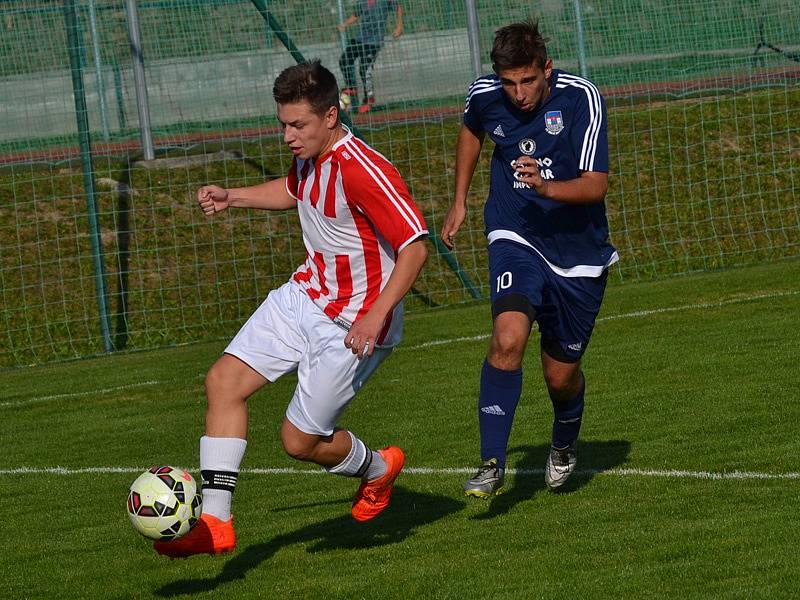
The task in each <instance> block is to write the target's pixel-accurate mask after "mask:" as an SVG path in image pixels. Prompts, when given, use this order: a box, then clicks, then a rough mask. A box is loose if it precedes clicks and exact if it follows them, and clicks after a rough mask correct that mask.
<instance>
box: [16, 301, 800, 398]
mask: <svg viewBox="0 0 800 600" xmlns="http://www.w3.org/2000/svg"><path fill="white" fill-rule="evenodd" d="M797 295H800V290H789V291H784V292H767V293H764V294H755V295H752V296H741V297H738V298H730V299H728V300H720V301H718V302H701V303H696V304H682V305H680V306H665V307H662V308H653V309H649V310H637V311H633V312H628V313H620V314H618V315H607V316H605V317H599V318H598V319H597V322H598V323H600V322H602V321H614V320H618V319H635V318H639V317H648V316H650V315H658V314H664V313H671V312H681V311H687V310H706V309H710V308H719V307H722V306H728V305H730V304H743V303H746V302H752V301H755V300H765V299H771V298H782V297H786V296H797ZM488 338H489V334H481V335H472V336H465V337H455V338H446V339H441V340H431V341H429V342H423V343H421V344H417V345H415V346H400V347H399V348H398V350H400V351H403V352H407V351H409V350H421V349H423V348H430V347H432V346H444V345H447V344H457V343H460V342H477V341H480V340H485V339H488ZM164 383H169V381H144V382H140V383H132V384H130V385H122V386H118V387H113V388H104V389H99V390H89V391H84V392H75V393H71V394H55V395H52V396H40V397H37V398H30V399H28V400H17V401H15V402H2V403H0V408H11V407H19V406H27V405H28V404H35V403H38V402H46V401H49V400H64V399H68V398H80V397H85V396H93V395H101V394H108V393H111V392H118V391H122V390H126V389H133V388H137V387H143V386H147V385H161V384H164Z"/></svg>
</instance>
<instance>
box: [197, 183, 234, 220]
mask: <svg viewBox="0 0 800 600" xmlns="http://www.w3.org/2000/svg"><path fill="white" fill-rule="evenodd" d="M197 202H198V204H200V208H201V209H202V210H203V212H204V213H205V215H206V216H207V217H210V216H212V215H214V214H215V213H218V212H222V211H223V210H225V209H226V208H228V206H229V205H230V201H229V200H228V190H226V189H224V188H221V187H219V186H218V185H204V186H203V187H201V188H200V189H199V190H197Z"/></svg>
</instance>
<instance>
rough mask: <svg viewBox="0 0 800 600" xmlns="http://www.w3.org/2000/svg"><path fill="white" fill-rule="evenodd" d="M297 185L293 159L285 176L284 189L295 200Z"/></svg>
mask: <svg viewBox="0 0 800 600" xmlns="http://www.w3.org/2000/svg"><path fill="white" fill-rule="evenodd" d="M297 183H298V182H297V159H296V158H293V159H292V166H291V168H290V169H289V174H288V175H287V176H286V189H287V190H288V191H289V194H291V195H292V196H294V197H295V198H297Z"/></svg>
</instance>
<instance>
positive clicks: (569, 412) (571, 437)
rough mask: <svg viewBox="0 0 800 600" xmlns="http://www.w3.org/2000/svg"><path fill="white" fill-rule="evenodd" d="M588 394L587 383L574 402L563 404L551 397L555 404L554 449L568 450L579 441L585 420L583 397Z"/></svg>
mask: <svg viewBox="0 0 800 600" xmlns="http://www.w3.org/2000/svg"><path fill="white" fill-rule="evenodd" d="M584 392H586V381H585V380H584V382H583V385H582V386H581V391H580V392H578V395H577V396H575V397H574V398H573V399H572V400H569V401H568V402H561V401H559V400H555V399H554V398H553V397H552V396H550V401H551V402H552V403H553V413H554V419H553V447H554V448H566V447H567V446H569V445H570V444H572V442H574V441H575V440H577V439H578V433H580V431H581V420H582V418H583V396H584Z"/></svg>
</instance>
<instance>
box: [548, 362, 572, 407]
mask: <svg viewBox="0 0 800 600" xmlns="http://www.w3.org/2000/svg"><path fill="white" fill-rule="evenodd" d="M544 381H545V384H546V385H547V391H548V392H549V393H550V397H551V398H553V399H554V400H557V401H563V402H567V401H569V400H571V399H572V398H573V397H574V396H575V394H577V393H578V392H579V391H580V386H581V376H580V371H579V370H578V371H572V370H565V369H552V368H551V369H548V368H545V369H544Z"/></svg>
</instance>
